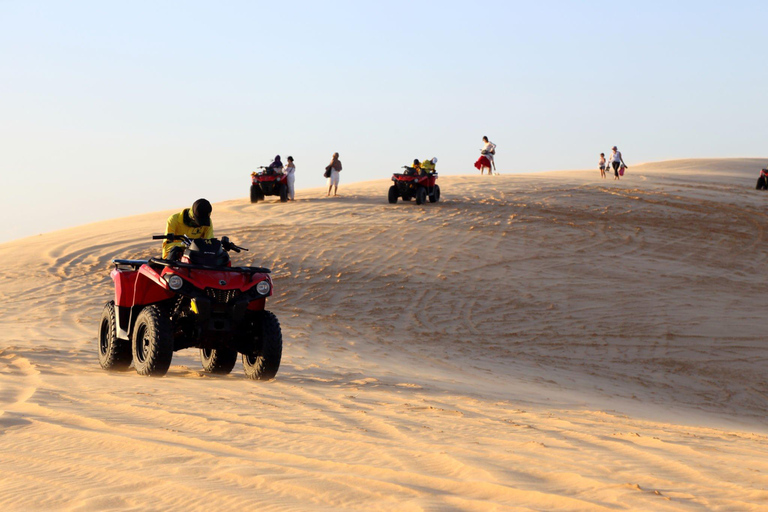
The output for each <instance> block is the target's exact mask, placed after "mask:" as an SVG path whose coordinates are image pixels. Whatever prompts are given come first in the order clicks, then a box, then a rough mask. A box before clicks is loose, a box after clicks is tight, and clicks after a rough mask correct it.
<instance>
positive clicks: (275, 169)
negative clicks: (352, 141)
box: [264, 153, 342, 201]
mask: <svg viewBox="0 0 768 512" xmlns="http://www.w3.org/2000/svg"><path fill="white" fill-rule="evenodd" d="M287 160H288V163H287V164H285V165H283V162H282V160H280V155H277V156H275V159H274V160H272V163H270V164H269V165H267V166H266V167H264V169H265V172H268V173H277V174H285V175H286V177H287V180H286V181H287V183H288V200H289V201H294V200H295V199H296V187H295V183H296V165H295V164H294V162H293V157H292V156H289V157H288V159H287ZM341 169H342V167H341V160H339V154H338V153H334V154H333V156H332V157H331V163H329V164H328V165H327V166H326V167H325V177H326V178H328V195H329V196H330V195H331V190H333V195H334V196H336V195H338V191H339V173H340V172H341Z"/></svg>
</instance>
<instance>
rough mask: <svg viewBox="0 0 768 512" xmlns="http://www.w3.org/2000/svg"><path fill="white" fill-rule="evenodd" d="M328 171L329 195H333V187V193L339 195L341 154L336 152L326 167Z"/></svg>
mask: <svg viewBox="0 0 768 512" xmlns="http://www.w3.org/2000/svg"><path fill="white" fill-rule="evenodd" d="M325 170H326V172H327V173H328V195H329V196H330V195H331V189H333V195H334V196H336V195H337V193H336V192H337V191H338V190H339V173H340V172H341V160H339V154H338V153H334V154H333V157H332V158H331V163H330V164H328V166H327V167H326V168H325Z"/></svg>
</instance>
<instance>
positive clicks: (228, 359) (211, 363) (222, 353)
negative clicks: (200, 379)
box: [200, 347, 237, 375]
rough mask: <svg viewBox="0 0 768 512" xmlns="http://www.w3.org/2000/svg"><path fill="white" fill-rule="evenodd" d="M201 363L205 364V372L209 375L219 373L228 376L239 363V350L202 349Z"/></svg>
mask: <svg viewBox="0 0 768 512" xmlns="http://www.w3.org/2000/svg"><path fill="white" fill-rule="evenodd" d="M200 362H201V363H203V370H205V371H206V372H208V373H218V374H223V375H226V374H228V373H229V372H231V371H232V368H234V367H235V363H236V362H237V350H232V349H229V348H223V347H222V348H215V349H210V348H201V349H200Z"/></svg>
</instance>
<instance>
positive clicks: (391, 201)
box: [387, 185, 397, 204]
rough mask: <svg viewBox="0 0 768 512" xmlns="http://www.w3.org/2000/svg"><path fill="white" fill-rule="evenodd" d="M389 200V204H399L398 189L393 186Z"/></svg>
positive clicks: (388, 195)
mask: <svg viewBox="0 0 768 512" xmlns="http://www.w3.org/2000/svg"><path fill="white" fill-rule="evenodd" d="M387 200H388V201H389V204H395V203H396V202H397V187H396V186H394V185H392V186H391V187H389V194H387Z"/></svg>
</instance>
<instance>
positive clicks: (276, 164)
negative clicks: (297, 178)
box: [265, 155, 283, 174]
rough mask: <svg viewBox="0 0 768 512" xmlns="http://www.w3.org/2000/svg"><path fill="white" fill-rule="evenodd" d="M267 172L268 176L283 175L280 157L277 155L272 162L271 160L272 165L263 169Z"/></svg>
mask: <svg viewBox="0 0 768 512" xmlns="http://www.w3.org/2000/svg"><path fill="white" fill-rule="evenodd" d="M265 169H266V170H267V173H269V174H282V173H283V162H282V161H280V155H277V156H276V157H275V159H274V160H272V163H271V164H269V165H268V166H266V167H265Z"/></svg>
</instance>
